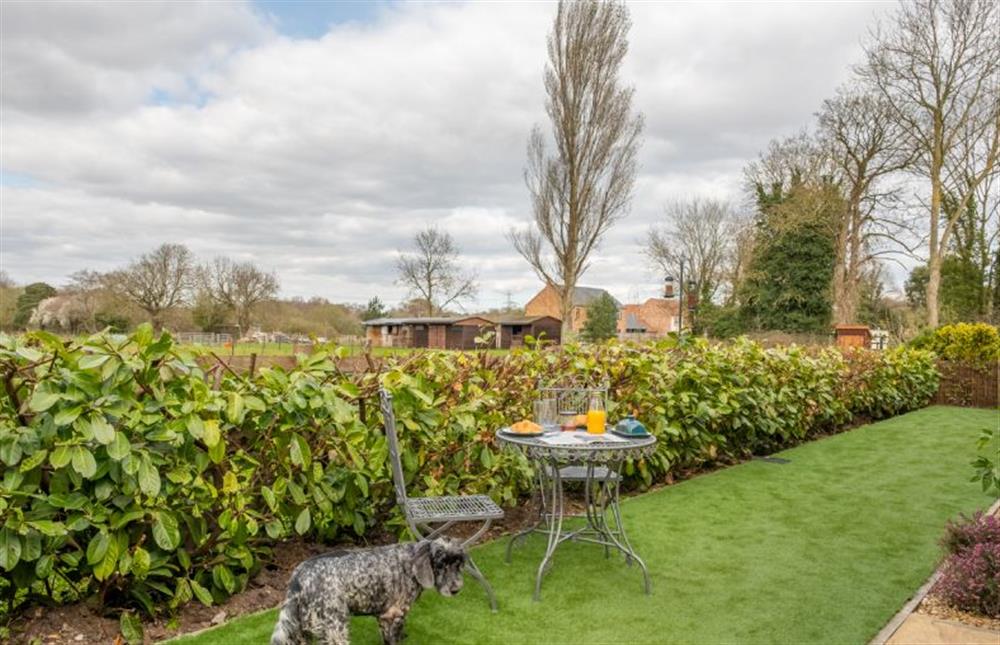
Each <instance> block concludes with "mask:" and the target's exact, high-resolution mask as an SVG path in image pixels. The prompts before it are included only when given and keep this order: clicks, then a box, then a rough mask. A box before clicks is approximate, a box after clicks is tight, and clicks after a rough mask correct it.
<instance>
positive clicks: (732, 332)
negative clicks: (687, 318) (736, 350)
mask: <svg viewBox="0 0 1000 645" xmlns="http://www.w3.org/2000/svg"><path fill="white" fill-rule="evenodd" d="M695 321H696V327H695V330H694V331H695V333H696V334H697V333H702V332H703V333H705V334H706V335H708V336H709V337H711V338H733V337H735V336H739V335H740V334H742V333H743V332H744V331H746V330H745V329H744V328H743V318H742V316H741V315H740V308H739V307H737V306H735V305H721V306H720V305H717V304H715V303H714V302H711V301H706V302H702V304H701V305H700V306H699V307H698V317H697V318H696V319H695Z"/></svg>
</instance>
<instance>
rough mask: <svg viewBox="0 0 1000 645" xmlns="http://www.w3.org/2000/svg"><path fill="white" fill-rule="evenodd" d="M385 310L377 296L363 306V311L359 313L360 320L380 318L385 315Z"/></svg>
mask: <svg viewBox="0 0 1000 645" xmlns="http://www.w3.org/2000/svg"><path fill="white" fill-rule="evenodd" d="M386 313H387V310H386V308H385V305H384V304H383V303H382V300H381V299H380V298H379V297H378V296H374V297H372V299H371V300H369V301H368V304H367V305H366V306H365V310H364V311H363V312H362V313H361V320H374V319H375V318H382V317H384V316H385V315H386Z"/></svg>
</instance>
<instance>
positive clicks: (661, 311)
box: [618, 298, 679, 338]
mask: <svg viewBox="0 0 1000 645" xmlns="http://www.w3.org/2000/svg"><path fill="white" fill-rule="evenodd" d="M678 305H679V302H678V300H677V298H649V299H648V300H646V302H643V303H641V304H628V305H623V306H622V307H621V309H620V310H619V311H618V335H619V336H621V337H624V338H640V337H652V336H663V335H665V334H668V333H670V332H672V331H677V325H678V322H679V321H678V315H677V313H678Z"/></svg>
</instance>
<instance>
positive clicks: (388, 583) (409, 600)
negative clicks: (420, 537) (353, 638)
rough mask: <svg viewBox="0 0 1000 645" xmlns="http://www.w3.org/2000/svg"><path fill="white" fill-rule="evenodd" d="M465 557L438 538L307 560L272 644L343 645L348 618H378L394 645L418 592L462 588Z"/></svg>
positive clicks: (297, 573)
mask: <svg viewBox="0 0 1000 645" xmlns="http://www.w3.org/2000/svg"><path fill="white" fill-rule="evenodd" d="M467 557H468V556H467V555H466V553H465V550H464V549H463V548H462V546H461V545H460V544H459V543H458V542H456V541H454V540H451V539H449V538H437V539H435V540H424V541H421V542H410V543H404V544H393V545H390V546H383V547H376V548H372V549H359V550H357V551H335V552H332V553H328V554H324V555H320V556H316V557H314V558H310V559H308V560H306V561H304V562H302V563H301V564H300V565H299V566H298V567H296V568H295V571H293V572H292V578H291V581H290V582H289V584H288V594H287V595H286V596H285V603H284V605H282V608H281V614H280V615H279V616H278V624H277V625H276V626H275V627H274V633H273V634H272V635H271V645H303V644H307V643H309V642H310V638H315V639H317V641H318V642H320V643H327V644H329V645H347V644H348V643H350V636H349V633H348V624H349V622H350V617H351V616H352V615H355V616H358V615H361V616H377V617H378V624H379V630H380V631H381V632H382V640H383V641H384V642H385V643H387V644H388V645H393V644H395V643H398V642H399V641H401V640H402V638H403V623H404V622H405V621H406V613H407V612H408V611H410V606H411V605H413V603H414V602H415V601H416V600H417V598H418V597H419V596H420V592H422V591H423V590H424V589H430V588H431V587H434V588H436V589H437V590H438V592H440V593H441V595H443V596H452V595H454V594H456V593H458V592H459V590H461V589H462V567H463V566H464V565H465V563H466V560H467Z"/></svg>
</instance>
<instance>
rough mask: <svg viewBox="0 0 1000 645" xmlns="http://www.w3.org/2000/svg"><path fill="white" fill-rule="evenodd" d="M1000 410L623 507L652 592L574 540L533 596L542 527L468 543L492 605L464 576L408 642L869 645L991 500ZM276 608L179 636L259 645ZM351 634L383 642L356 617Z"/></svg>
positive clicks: (816, 450) (742, 470)
mask: <svg viewBox="0 0 1000 645" xmlns="http://www.w3.org/2000/svg"><path fill="white" fill-rule="evenodd" d="M997 424H998V412H997V411H990V410H970V409H961V408H951V407H934V408H927V409H924V410H920V411H917V412H912V413H910V414H907V415H903V416H900V417H896V418H894V419H890V420H887V421H883V422H879V423H875V424H872V425H868V426H864V427H861V428H858V429H855V430H852V431H850V432H846V433H843V434H839V435H836V436H833V437H829V438H826V439H822V440H819V441H814V442H811V443H808V444H805V445H802V446H799V447H797V448H794V449H791V450H787V451H785V452H782V453H779V455H780V456H781V457H783V458H786V459H790V460H791V463H788V464H774V463H768V462H762V461H753V462H749V463H746V464H742V465H739V466H735V467H732V468H727V469H724V470H720V471H716V472H714V473H710V474H707V475H704V476H700V477H696V478H694V479H691V480H688V481H685V482H682V483H680V484H678V485H675V486H670V487H667V488H664V489H662V490H658V491H655V492H652V493H649V494H646V495H642V496H638V497H633V498H630V499H628V500H626V501H625V502H624V503H623V510H624V513H625V522H626V528H627V529H628V530H629V534H630V536H631V539H632V543H633V545H634V546H635V547H636V550H637V551H638V552H639V554H640V555H641V556H642V557H643V558H644V559H645V561H646V562H647V564H648V565H649V569H650V574H651V575H652V579H653V594H652V596H646V595H644V594H643V593H642V577H641V575H640V573H639V571H637V570H636V568H634V567H627V566H625V564H624V562H623V560H622V558H621V557H620V556H612V558H611V559H610V560H605V559H604V557H603V552H602V550H601V549H600V548H599V547H595V546H593V545H586V544H575V543H569V544H566V545H564V546H563V547H561V548H560V550H559V551H558V552H557V553H556V560H555V565H554V567H553V568H552V570H551V571H550V572H549V574H548V575H547V577H546V579H545V581H544V583H543V586H542V600H541V602H533V601H532V599H531V594H532V589H533V584H534V575H535V570H536V567H537V565H538V563H539V560H540V558H541V555H542V552H543V550H544V543H543V539H544V538H543V537H542V536H533V537H532V538H530V539H529V541H528V544H527V545H526V546H524V547H521V548H519V549H516V550H515V551H514V559H513V562H512V564H509V565H508V564H505V563H504V561H503V553H504V547H505V546H506V539H501V540H498V541H495V542H493V543H491V544H487V545H484V546H482V547H480V548H477V549H475V550H474V557H475V559H476V561H477V562H478V563H479V565H480V567H481V568H482V569H483V571H484V572H485V573H486V575H487V576H488V577H489V578H490V580H491V581H492V583H493V586H494V588H495V589H496V592H497V596H498V598H499V602H500V611H499V613H497V614H491V613H490V611H489V608H488V606H487V603H486V598H485V596H484V594H483V592H482V590H481V589H480V587H479V586H478V585H477V584H476V583H475V581H474V580H472V579H470V578H467V580H466V587H465V589H464V590H463V592H462V593H461V594H460V595H459V596H457V597H455V598H443V597H441V596H439V595H438V594H437V593H436V592H426V593H425V594H424V595H423V596H422V597H421V598H420V600H419V601H418V602H417V604H416V605H415V606H414V608H413V610H412V611H411V613H410V615H409V618H408V620H407V633H408V635H409V638H408V640H407V642H408V643H411V644H413V645H418V644H423V643H542V642H545V643H665V642H671V643H724V642H740V643H749V642H753V643H794V642H810V643H817V642H822V643H864V642H867V641H868V640H869V639H871V637H872V636H874V635H875V633H876V632H877V631H878V630H879V629H880V628H881V627H882V626H883V625H884V624H885V623H886V622H887V621H888V620H889V618H891V617H892V615H893V614H894V613H895V612H896V611H897V610H898V609H899V608H900V607H901V606H902V605H903V604H904V603H905V602H906V600H907V598H909V597H910V596H911V595H912V594H913V592H914V591H916V589H917V588H918V587H919V586H920V585H921V584H922V583H923V582H924V580H925V579H926V578H927V577H928V576H929V575H930V573H931V572H932V571H933V569H934V567H935V565H936V564H937V561H938V558H939V555H940V550H939V548H938V546H937V540H938V538H939V537H940V535H941V532H942V528H943V526H944V523H945V521H946V520H947V519H949V518H952V517H955V516H956V515H957V514H958V513H959V512H971V511H974V510H976V509H983V508H985V507H986V506H988V505H989V504H990V502H991V501H992V499H991V497H990V496H988V495H986V494H984V493H983V492H982V491H981V489H980V487H979V484H978V483H970V482H969V478H970V476H971V475H972V469H971V468H970V466H969V462H970V461H971V460H972V458H973V454H974V451H975V440H976V438H977V437H978V435H979V433H980V431H981V430H982V429H983V428H986V427H995V426H997ZM275 618H276V613H275V611H274V610H272V611H268V612H263V613H260V614H255V615H252V616H248V617H245V618H242V619H237V620H234V621H233V622H231V623H229V624H226V625H223V626H222V627H220V628H217V629H214V630H212V631H208V632H205V633H202V634H200V635H197V636H193V637H188V638H185V639H182V640H180V641H178V642H183V643H199V644H205V643H213V644H214V643H227V644H228V643H261V644H262V643H266V642H267V640H268V638H269V636H270V633H271V629H272V627H273V626H274V622H275ZM351 629H352V639H353V642H354V643H361V644H366V643H378V642H380V639H379V637H378V631H377V629H376V625H375V620H374V619H373V618H364V617H362V618H355V619H354V621H353V622H352V627H351Z"/></svg>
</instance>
